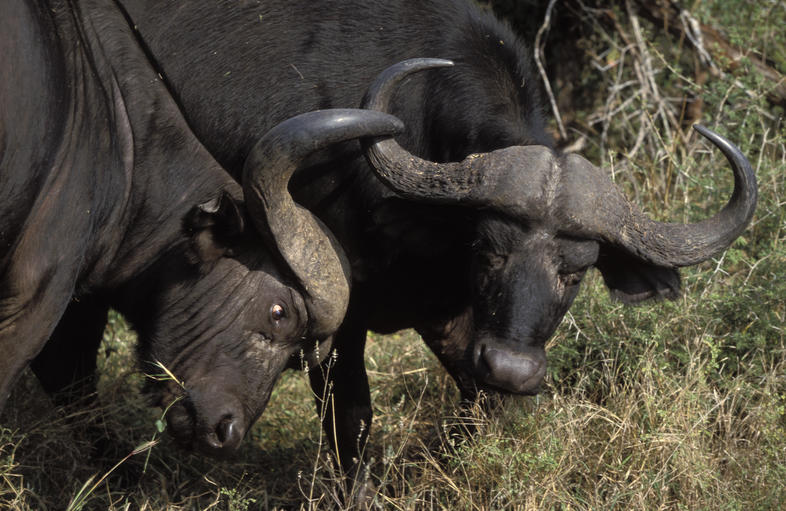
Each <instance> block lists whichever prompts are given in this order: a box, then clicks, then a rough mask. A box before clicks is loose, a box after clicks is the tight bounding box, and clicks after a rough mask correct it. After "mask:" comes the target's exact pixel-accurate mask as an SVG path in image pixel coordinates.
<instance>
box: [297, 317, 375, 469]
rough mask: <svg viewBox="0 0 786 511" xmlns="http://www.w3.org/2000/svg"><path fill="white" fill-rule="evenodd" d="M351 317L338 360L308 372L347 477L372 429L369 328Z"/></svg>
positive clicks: (338, 344)
mask: <svg viewBox="0 0 786 511" xmlns="http://www.w3.org/2000/svg"><path fill="white" fill-rule="evenodd" d="M350 309H351V307H350ZM350 316H351V314H347V318H346V320H345V321H344V324H343V325H342V326H341V328H340V329H339V331H338V332H337V333H336V336H335V340H334V341H333V350H334V352H335V356H334V353H331V356H330V357H328V358H327V359H326V361H325V362H323V364H322V366H321V367H319V368H315V369H312V370H311V371H310V372H309V376H310V380H311V388H312V390H313V391H314V393H315V395H316V396H317V398H316V399H317V412H318V413H319V414H320V416H321V417H322V427H323V428H324V430H325V434H326V436H327V438H328V439H329V440H328V441H329V443H330V445H331V447H332V448H333V452H334V453H336V456H337V458H338V461H339V464H340V466H341V468H342V470H344V471H345V473H352V471H353V470H354V468H355V467H356V466H357V465H358V463H359V462H360V461H361V459H362V453H363V448H364V446H365V444H366V439H367V438H368V430H369V426H370V425H371V394H370V392H369V387H368V377H367V375H366V367H365V363H364V359H363V350H364V348H365V344H366V328H365V325H364V324H363V322H361V321H352V319H351V318H350ZM355 317H357V315H356V316H355Z"/></svg>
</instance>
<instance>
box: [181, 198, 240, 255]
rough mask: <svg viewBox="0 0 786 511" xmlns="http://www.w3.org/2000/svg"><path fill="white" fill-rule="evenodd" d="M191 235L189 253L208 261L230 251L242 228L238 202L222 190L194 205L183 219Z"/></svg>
mask: <svg viewBox="0 0 786 511" xmlns="http://www.w3.org/2000/svg"><path fill="white" fill-rule="evenodd" d="M184 227H185V230H186V232H187V233H188V234H189V235H190V236H191V246H192V249H193V252H194V253H193V255H195V256H196V258H197V259H198V260H199V261H203V262H210V261H215V260H216V259H219V258H221V257H223V256H224V255H231V253H232V248H231V247H232V245H233V242H234V240H236V239H237V238H238V237H239V236H240V235H241V234H242V233H243V231H244V229H245V218H244V216H243V211H242V209H241V206H240V204H238V202H237V201H236V200H235V199H234V198H233V197H232V196H231V195H230V194H229V193H228V192H226V191H223V192H221V195H219V196H218V197H215V198H213V199H211V200H209V201H207V202H204V203H202V204H198V205H196V206H194V207H193V208H192V209H191V211H189V213H188V215H187V216H186V218H185V221H184Z"/></svg>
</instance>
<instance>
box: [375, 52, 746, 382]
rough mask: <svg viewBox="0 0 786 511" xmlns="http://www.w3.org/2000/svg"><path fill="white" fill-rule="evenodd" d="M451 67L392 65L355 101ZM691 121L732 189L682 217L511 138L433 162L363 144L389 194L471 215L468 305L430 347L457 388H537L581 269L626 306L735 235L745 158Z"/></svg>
mask: <svg viewBox="0 0 786 511" xmlns="http://www.w3.org/2000/svg"><path fill="white" fill-rule="evenodd" d="M450 65H452V62H450V61H445V60H438V59H414V60H409V61H405V62H402V63H399V64H397V65H394V66H392V67H390V68H388V69H387V70H386V71H384V72H383V73H382V74H381V75H380V76H379V77H378V78H377V80H376V81H375V82H374V84H373V85H372V86H371V88H370V89H369V91H368V93H367V95H366V98H365V100H364V107H365V108H370V109H373V110H379V111H388V110H390V103H391V98H392V96H393V93H394V92H395V89H396V87H397V85H398V84H399V83H400V82H401V81H402V80H403V79H404V78H405V77H407V76H408V75H409V74H410V73H413V72H415V71H418V70H422V69H427V68H433V67H441V66H450ZM696 129H697V131H699V133H701V134H702V135H703V136H705V137H707V138H708V139H709V140H710V141H711V142H712V143H713V144H714V145H716V146H717V147H718V148H719V149H720V150H721V151H722V152H723V153H724V155H725V156H726V157H727V159H728V160H729V162H730V163H731V166H732V170H733V173H734V179H735V187H734V193H733V195H732V197H731V199H730V201H729V202H728V204H726V206H725V207H724V208H723V209H722V210H721V211H720V212H719V213H717V214H716V215H715V216H713V217H711V218H709V219H707V220H704V221H702V222H699V223H697V224H691V225H682V224H671V223H661V222H656V221H653V220H652V219H650V218H648V217H647V216H645V215H644V214H643V213H642V212H641V211H640V210H639V209H638V208H637V207H636V206H635V205H634V204H632V203H631V202H629V201H628V200H627V199H626V198H625V197H624V196H623V194H622V193H620V191H619V190H618V189H617V188H616V187H615V185H614V184H613V183H612V182H611V180H610V179H609V177H608V173H607V172H605V171H604V170H603V169H600V168H598V167H595V166H594V165H592V164H591V163H590V162H589V161H587V160H586V159H584V158H582V157H581V156H577V155H571V154H568V155H560V154H558V153H555V152H554V151H553V150H552V149H550V148H548V147H544V146H537V145H531V146H512V147H507V148H503V149H500V150H496V151H492V152H488V153H480V154H472V155H470V156H468V157H467V158H466V159H464V160H463V161H461V162H450V163H434V162H431V161H426V160H423V159H421V158H419V157H417V156H415V155H413V154H411V153H409V152H407V151H406V150H404V149H403V148H402V147H401V146H400V145H399V144H398V143H397V142H396V141H395V140H394V139H392V138H388V139H384V140H382V139H376V140H371V141H367V143H366V156H367V158H368V160H369V163H370V165H371V166H372V167H373V168H374V169H375V171H376V173H377V175H378V176H379V177H380V179H382V181H383V182H384V183H386V184H387V185H388V186H389V187H390V188H391V189H392V190H394V191H395V192H396V193H397V194H398V195H399V196H401V197H403V198H405V199H409V200H412V201H417V202H427V203H432V204H434V203H436V204H452V205H463V206H467V207H471V208H472V209H473V210H475V211H476V212H477V213H476V215H475V219H476V221H475V222H474V226H475V229H476V232H475V233H474V234H473V236H474V241H473V244H474V249H475V250H474V254H473V256H472V258H473V262H472V268H473V271H472V275H471V276H469V278H470V279H471V280H472V283H471V285H470V286H468V287H469V288H471V289H472V298H471V304H470V306H469V307H468V309H467V311H466V312H465V315H464V317H460V318H456V319H455V320H454V321H453V322H452V323H454V324H452V325H451V326H450V328H451V329H452V330H453V333H452V335H448V336H446V337H445V341H444V344H443V345H440V346H433V345H432V347H433V348H435V351H436V352H437V354H438V355H439V356H440V358H441V360H442V362H443V363H444V364H445V365H446V367H447V368H448V370H449V371H450V372H451V374H452V376H453V377H454V378H455V379H456V380H457V382H458V383H459V386H460V387H461V390H462V393H463V394H464V395H465V396H471V395H473V394H474V392H475V390H476V389H477V388H484V387H487V388H492V389H501V390H505V391H509V392H515V393H525V394H526V393H534V392H537V390H538V387H539V385H540V383H541V381H542V379H543V376H544V375H545V370H546V356H545V351H544V346H545V343H546V340H547V339H548V338H549V337H550V336H551V335H552V334H553V332H554V330H555V329H556V327H557V326H558V324H559V323H560V321H561V320H562V317H563V316H564V314H565V312H566V311H567V310H568V308H569V307H570V305H571V303H572V302H573V299H574V298H575V296H576V293H577V292H578V288H579V283H580V282H581V280H582V278H583V276H584V274H585V272H586V271H587V269H588V268H590V267H591V266H595V267H597V268H598V269H599V270H600V271H601V273H602V275H603V277H604V281H605V283H606V285H607V286H608V287H609V289H610V290H611V291H612V293H613V295H614V296H616V297H618V298H620V299H621V300H623V301H624V302H626V303H634V302H638V301H641V300H644V299H648V298H653V297H666V298H673V297H674V296H676V294H677V292H678V291H679V286H680V281H679V273H678V271H677V268H678V267H682V266H689V265H693V264H697V263H699V262H701V261H704V260H707V259H709V258H710V257H712V256H713V255H715V254H717V253H719V252H720V251H722V250H723V249H725V248H726V247H728V246H729V245H730V244H731V242H732V241H733V240H734V239H735V238H736V237H737V236H739V235H740V234H741V233H742V231H743V230H744V229H745V227H746V226H747V224H748V223H749V221H750V219H751V217H752V215H753V211H754V208H755V205H756V194H757V192H756V179H755V176H754V174H753V171H752V169H751V167H750V164H749V163H748V161H747V160H746V159H745V157H744V156H743V155H742V154H741V152H740V151H739V149H737V148H736V147H735V146H734V145H733V144H731V143H730V142H729V141H727V140H726V139H724V138H722V137H720V136H719V135H717V134H715V133H713V132H711V131H709V130H707V129H706V128H703V127H701V126H696ZM456 324H458V325H456Z"/></svg>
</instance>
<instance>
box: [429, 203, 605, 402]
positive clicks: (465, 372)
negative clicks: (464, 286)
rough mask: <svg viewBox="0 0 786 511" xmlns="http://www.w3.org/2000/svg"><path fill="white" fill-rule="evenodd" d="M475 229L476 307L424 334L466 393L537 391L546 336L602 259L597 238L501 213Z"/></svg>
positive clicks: (469, 395)
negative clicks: (574, 235)
mask: <svg viewBox="0 0 786 511" xmlns="http://www.w3.org/2000/svg"><path fill="white" fill-rule="evenodd" d="M475 234H476V235H475V237H474V240H475V242H474V245H473V254H472V255H471V262H470V267H471V271H470V276H469V280H470V284H469V285H470V287H471V296H472V297H473V298H472V300H473V301H472V303H471V306H469V307H467V308H466V309H465V310H464V312H463V313H460V314H458V315H456V316H455V317H453V318H451V319H450V321H447V322H445V323H444V324H441V325H438V324H435V325H433V326H432V327H431V328H424V329H421V334H422V335H423V336H424V339H425V340H426V342H428V343H429V345H430V346H431V348H432V349H433V350H434V351H435V353H437V355H438V356H439V357H440V360H441V361H442V363H443V364H444V365H445V366H446V367H447V369H448V371H449V372H450V374H451V376H453V378H454V379H455V380H456V381H457V383H458V385H459V389H460V390H461V394H462V396H463V397H464V398H465V399H473V398H474V397H475V395H476V394H477V392H478V391H479V390H487V391H498V390H503V391H506V392H514V393H518V394H535V393H537V392H538V391H539V390H540V384H541V383H542V380H543V377H544V376H545V372H546V353H545V344H546V341H547V340H548V339H549V337H551V335H552V334H553V333H554V331H555V330H556V328H557V326H558V325H559V324H560V322H561V321H562V318H563V316H564V315H565V313H566V312H567V310H568V309H569V308H570V305H571V304H572V303H573V300H574V298H575V297H576V295H577V293H578V291H579V285H580V283H581V280H582V278H583V276H584V274H585V273H586V271H587V269H588V268H589V267H590V266H592V265H593V264H595V263H596V262H597V259H598V254H599V244H598V243H597V242H595V241H592V240H579V239H571V238H568V237H564V236H562V235H560V234H557V233H556V231H555V230H553V229H549V228H547V226H545V225H532V226H527V225H522V224H521V223H516V222H511V221H510V220H508V219H506V218H504V217H501V216H496V215H488V216H485V217H484V218H482V219H480V220H479V221H478V224H477V226H476V233H475Z"/></svg>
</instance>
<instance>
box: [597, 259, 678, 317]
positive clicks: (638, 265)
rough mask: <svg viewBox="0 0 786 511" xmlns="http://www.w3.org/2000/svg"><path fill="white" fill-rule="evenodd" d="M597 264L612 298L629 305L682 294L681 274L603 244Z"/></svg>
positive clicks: (674, 269) (671, 298)
mask: <svg viewBox="0 0 786 511" xmlns="http://www.w3.org/2000/svg"><path fill="white" fill-rule="evenodd" d="M595 267H596V268H597V269H598V270H600V273H601V274H602V275H603V280H604V282H605V283H606V287H608V288H609V292H610V293H611V296H612V298H615V299H617V300H620V301H621V302H623V303H626V304H634V303H640V302H643V301H644V300H650V299H655V300H660V299H663V298H666V299H669V300H673V299H675V298H677V297H678V296H679V294H680V273H679V271H678V270H677V269H676V268H666V267H665V266H656V265H654V264H650V263H647V262H645V261H642V260H641V259H639V258H637V257H635V256H632V255H630V254H627V253H625V252H622V251H619V250H615V249H612V248H609V247H601V250H600V254H599V256H598V262H597V263H596V264H595Z"/></svg>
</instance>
